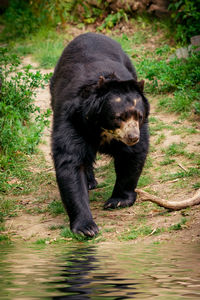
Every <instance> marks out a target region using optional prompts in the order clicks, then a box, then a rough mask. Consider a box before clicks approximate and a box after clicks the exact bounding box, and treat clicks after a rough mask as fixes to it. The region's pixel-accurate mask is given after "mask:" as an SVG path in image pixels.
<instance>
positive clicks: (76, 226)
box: [71, 220, 99, 237]
mask: <svg viewBox="0 0 200 300" xmlns="http://www.w3.org/2000/svg"><path fill="white" fill-rule="evenodd" d="M71 230H72V232H74V233H76V234H83V235H85V236H89V237H93V236H95V235H96V234H98V232H99V228H98V226H97V225H96V224H95V222H94V221H93V220H78V221H75V222H73V224H72V225H71Z"/></svg>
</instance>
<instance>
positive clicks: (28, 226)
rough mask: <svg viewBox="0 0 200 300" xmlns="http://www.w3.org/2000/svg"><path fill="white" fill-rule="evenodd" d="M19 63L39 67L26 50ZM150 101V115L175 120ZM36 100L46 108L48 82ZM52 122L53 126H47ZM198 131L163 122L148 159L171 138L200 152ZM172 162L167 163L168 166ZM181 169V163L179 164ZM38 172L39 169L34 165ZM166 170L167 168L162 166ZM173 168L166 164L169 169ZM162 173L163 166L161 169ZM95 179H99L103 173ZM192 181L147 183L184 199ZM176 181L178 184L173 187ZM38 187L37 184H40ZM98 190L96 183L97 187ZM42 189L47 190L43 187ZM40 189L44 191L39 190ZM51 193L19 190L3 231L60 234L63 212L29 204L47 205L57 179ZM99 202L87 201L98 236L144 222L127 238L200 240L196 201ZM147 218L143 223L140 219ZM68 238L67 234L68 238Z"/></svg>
mask: <svg viewBox="0 0 200 300" xmlns="http://www.w3.org/2000/svg"><path fill="white" fill-rule="evenodd" d="M23 64H24V65H26V64H31V65H32V66H33V67H35V68H36V67H37V64H36V63H35V62H33V61H32V59H31V57H30V56H27V57H25V58H24V60H23ZM41 71H42V72H43V73H49V72H52V71H53V70H41ZM150 102H151V116H155V117H156V118H157V119H159V120H160V121H162V122H164V123H165V125H170V126H174V124H175V122H176V121H177V120H178V116H177V115H175V114H167V113H164V112H158V111H157V110H156V99H150ZM36 104H37V105H38V106H40V107H41V109H46V108H48V107H49V106H50V93H49V87H48V86H46V87H45V89H38V91H37V98H36ZM191 125H192V122H190V121H188V120H182V121H181V126H185V127H191ZM50 128H51V127H50ZM50 128H47V129H45V132H44V136H43V142H42V143H41V144H40V149H41V150H42V152H43V153H44V156H45V159H46V164H47V172H50V173H53V174H54V169H53V163H52V159H51V149H50V134H51V129H50ZM196 130H198V134H195V135H193V136H192V139H191V137H190V135H185V136H184V137H183V136H182V135H176V134H174V133H173V130H172V129H167V128H165V129H164V130H163V131H162V133H163V134H164V135H165V139H164V140H163V141H162V142H161V144H160V145H159V147H157V148H156V150H155V151H152V152H151V154H150V155H151V159H152V161H153V163H157V164H158V163H159V162H160V160H161V159H162V158H163V154H162V152H161V151H158V150H157V149H158V148H160V149H161V148H166V147H168V146H169V145H170V144H171V143H173V142H176V143H179V142H184V143H185V144H186V145H187V146H186V149H187V150H188V151H189V152H195V153H198V152H199V141H200V127H199V128H196ZM156 138H157V136H154V135H153V136H151V144H152V143H153V144H154V143H155V140H156ZM109 161H110V158H108V157H106V156H105V157H103V158H102V159H101V160H98V161H97V165H96V167H99V166H102V165H106V164H108V163H109ZM179 162H180V164H181V165H184V167H185V168H187V167H188V161H186V160H184V159H183V158H181V160H180V161H179ZM168 168H170V167H168ZM177 168H178V169H179V170H180V168H179V167H177ZM35 171H36V172H37V170H35ZM165 171H166V169H165ZM170 171H171V170H170V169H169V172H170ZM152 172H153V173H152V174H151V175H152V177H154V176H155V173H156V170H155V169H154V170H153V171H152ZM159 172H161V173H162V168H161V170H159ZM97 180H98V181H99V182H100V181H101V180H102V179H100V178H99V179H98V178H97ZM187 180H191V184H189V185H188V184H186V185H185V186H184V184H182V185H181V186H178V183H179V179H177V180H174V181H170V180H169V181H160V180H157V181H156V180H154V181H153V183H151V184H150V185H149V186H148V188H150V190H151V191H152V192H154V193H155V194H157V195H159V196H160V197H162V198H166V199H168V200H180V201H181V200H182V199H186V198H188V197H191V196H192V195H193V194H194V190H193V191H192V189H191V186H192V184H194V183H195V181H194V180H193V179H186V181H187ZM176 185H177V188H176ZM38 188H39V187H38ZM97 190H98V187H97ZM45 192H46V191H45ZM41 193H43V192H42V191H41ZM49 195H50V196H49V197H48V199H45V200H44V202H43V203H42V202H40V203H39V204H38V202H37V201H35V196H34V195H23V196H21V198H20V203H22V205H23V206H24V207H26V210H23V209H22V210H20V211H18V213H17V216H15V217H12V218H9V219H8V220H7V221H6V228H7V233H9V234H10V236H11V239H12V240H19V239H20V240H21V239H23V240H25V241H31V242H32V241H36V240H38V239H47V238H49V239H50V241H54V240H56V239H59V238H60V229H56V230H51V229H50V228H51V227H52V226H54V227H56V228H59V227H60V226H63V225H64V226H67V225H68V222H67V221H66V216H65V215H64V214H61V215H58V216H56V217H54V216H52V215H51V214H50V213H48V212H44V213H38V214H37V213H34V214H29V213H27V210H28V209H29V208H33V207H34V206H39V207H40V208H42V207H43V206H44V205H47V204H48V203H49V202H51V201H52V199H54V198H56V199H59V192H58V188H57V186H56V184H55V185H53V186H51V187H50V189H49ZM102 207H103V203H97V202H95V201H94V202H91V208H92V213H93V216H94V219H95V222H96V223H97V224H98V225H99V228H100V231H101V234H100V237H101V240H102V241H105V240H106V241H114V240H118V239H119V237H120V236H123V235H124V233H126V236H128V235H129V232H131V229H130V228H131V226H132V227H134V228H136V227H137V231H138V230H139V229H140V227H142V226H144V225H145V226H148V227H149V228H152V232H150V233H148V234H145V235H138V237H137V238H135V239H133V240H130V242H134V243H138V242H140V241H141V240H142V241H143V242H147V243H152V242H160V241H161V242H162V241H168V240H176V241H177V242H181V241H182V242H191V241H199V240H200V205H199V206H194V207H192V208H190V209H189V210H187V209H186V210H182V211H175V212H169V211H168V210H166V209H164V208H159V207H157V206H155V205H154V204H152V203H150V202H148V203H145V205H144V203H142V199H138V200H137V203H136V204H135V205H134V206H133V207H130V208H125V209H119V210H114V211H104V210H103V208H102ZM183 217H186V218H187V222H186V223H185V224H183V225H182V226H181V230H171V231H169V230H164V231H163V232H160V233H159V234H155V232H156V230H157V229H158V228H169V227H170V226H172V225H174V224H177V223H179V222H180V220H181V218H183ZM144 219H145V223H144V221H143V220H144ZM67 240H68V239H66V241H67ZM69 240H70V239H69Z"/></svg>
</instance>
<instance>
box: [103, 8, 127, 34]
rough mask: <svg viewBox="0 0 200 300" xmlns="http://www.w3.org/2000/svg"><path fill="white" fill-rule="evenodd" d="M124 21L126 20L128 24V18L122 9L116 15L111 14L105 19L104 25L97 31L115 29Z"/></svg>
mask: <svg viewBox="0 0 200 300" xmlns="http://www.w3.org/2000/svg"><path fill="white" fill-rule="evenodd" d="M122 20H124V21H125V22H128V16H127V14H126V13H125V11H124V10H123V9H120V10H119V11H118V12H116V13H115V14H109V15H108V16H107V17H106V18H105V20H104V22H103V24H102V25H101V26H99V27H98V28H97V29H98V30H100V31H101V30H103V29H104V28H106V29H109V28H113V27H114V26H115V25H116V24H118V23H119V22H121V21H122Z"/></svg>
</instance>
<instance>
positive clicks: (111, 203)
mask: <svg viewBox="0 0 200 300" xmlns="http://www.w3.org/2000/svg"><path fill="white" fill-rule="evenodd" d="M133 203H134V200H132V199H120V198H110V199H108V200H107V201H106V203H105V204H104V209H115V208H120V207H121V208H122V207H129V206H131V205H133Z"/></svg>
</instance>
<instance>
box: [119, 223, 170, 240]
mask: <svg viewBox="0 0 200 300" xmlns="http://www.w3.org/2000/svg"><path fill="white" fill-rule="evenodd" d="M164 231H165V229H164V228H156V230H153V229H152V227H151V226H147V225H144V226H142V227H139V228H137V227H133V228H130V230H129V231H128V232H125V233H123V234H122V235H121V236H120V237H119V240H122V241H129V240H136V239H137V238H139V237H145V236H148V235H159V234H161V233H162V232H164Z"/></svg>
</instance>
